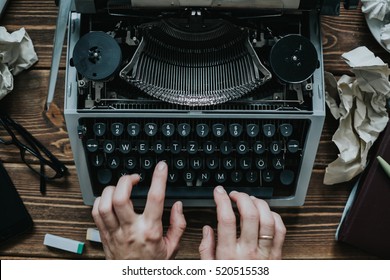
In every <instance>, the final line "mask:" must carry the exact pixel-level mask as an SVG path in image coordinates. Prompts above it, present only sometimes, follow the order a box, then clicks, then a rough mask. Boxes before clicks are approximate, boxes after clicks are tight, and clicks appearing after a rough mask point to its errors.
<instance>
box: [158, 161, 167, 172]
mask: <svg viewBox="0 0 390 280" xmlns="http://www.w3.org/2000/svg"><path fill="white" fill-rule="evenodd" d="M166 167H167V164H166V163H165V161H160V162H159V163H158V165H157V169H158V170H160V171H163V170H164V169H165V168H166Z"/></svg>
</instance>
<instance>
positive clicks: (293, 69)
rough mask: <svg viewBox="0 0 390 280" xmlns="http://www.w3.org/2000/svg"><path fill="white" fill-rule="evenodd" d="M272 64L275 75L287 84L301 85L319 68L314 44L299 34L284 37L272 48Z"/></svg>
mask: <svg viewBox="0 0 390 280" xmlns="http://www.w3.org/2000/svg"><path fill="white" fill-rule="evenodd" d="M270 64H271V67H272V70H273V72H274V73H275V75H276V76H277V77H278V78H279V79H280V80H281V81H283V82H286V83H301V82H303V81H305V80H307V79H308V78H310V77H311V76H312V75H313V73H314V71H315V70H316V68H318V66H319V63H318V55H317V51H316V49H315V47H314V45H313V44H312V42H311V41H310V40H309V39H307V38H305V37H303V36H302V35H298V34H291V35H287V36H285V37H283V38H282V39H280V40H279V41H277V42H276V44H275V45H274V46H273V47H272V49H271V53H270Z"/></svg>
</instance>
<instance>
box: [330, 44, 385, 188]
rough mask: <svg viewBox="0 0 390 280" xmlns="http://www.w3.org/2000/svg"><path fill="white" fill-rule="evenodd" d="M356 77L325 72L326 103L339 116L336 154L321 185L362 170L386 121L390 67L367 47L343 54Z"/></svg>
mask: <svg viewBox="0 0 390 280" xmlns="http://www.w3.org/2000/svg"><path fill="white" fill-rule="evenodd" d="M343 58H344V59H345V60H346V62H347V63H348V64H349V65H350V66H351V67H352V69H351V70H352V72H353V73H354V74H355V78H353V77H349V76H347V75H344V76H342V77H341V78H340V79H339V81H338V82H337V81H336V79H335V78H334V77H333V76H332V75H331V74H330V73H326V80H325V81H326V103H327V105H328V107H329V109H330V111H331V113H332V115H333V116H334V117H335V118H336V119H339V121H340V122H339V127H338V129H337V130H336V132H335V134H334V135H333V138H332V140H333V142H334V143H335V144H336V146H337V148H338V150H339V155H338V158H337V159H336V160H335V161H333V162H332V163H330V164H329V165H328V167H327V168H326V170H325V177H324V184H326V185H332V184H337V183H341V182H346V181H349V180H351V179H352V178H354V177H355V176H356V175H358V174H359V173H361V172H362V171H363V170H364V168H365V167H366V164H367V155H368V152H369V150H370V148H371V147H372V145H373V143H374V142H375V140H376V139H377V138H378V136H379V134H380V132H381V131H382V130H383V129H384V128H385V127H386V125H387V122H388V120H389V117H388V114H387V111H386V98H387V97H390V83H389V74H390V69H389V67H388V65H387V64H385V63H384V62H383V61H382V60H381V59H380V58H378V57H375V55H374V54H373V53H372V52H371V51H369V50H368V49H367V48H366V47H359V48H356V49H354V50H352V51H350V52H348V53H345V54H343Z"/></svg>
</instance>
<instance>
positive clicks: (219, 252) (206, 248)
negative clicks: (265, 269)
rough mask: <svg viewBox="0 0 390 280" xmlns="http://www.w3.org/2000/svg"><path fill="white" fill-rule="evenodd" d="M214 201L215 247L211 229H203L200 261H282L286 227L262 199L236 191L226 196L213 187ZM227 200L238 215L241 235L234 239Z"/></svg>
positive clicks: (232, 223) (222, 190)
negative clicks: (216, 235)
mask: <svg viewBox="0 0 390 280" xmlns="http://www.w3.org/2000/svg"><path fill="white" fill-rule="evenodd" d="M214 200H215V203H216V205H217V220H218V225H217V234H218V244H216V241H215V236H214V231H213V229H212V228H211V227H210V226H204V227H203V238H202V242H201V244H200V246H199V252H200V258H201V259H202V260H206V259H244V260H249V259H254V260H255V259H258V260H264V259H281V258H282V247H283V243H284V238H285V235H286V227H285V226H284V223H283V221H282V219H281V217H280V216H279V215H278V214H277V213H275V212H272V211H271V210H270V208H269V206H268V204H267V203H266V202H265V201H264V200H261V199H258V198H255V197H253V196H249V195H247V194H246V193H240V192H236V191H233V192H231V193H230V194H229V195H228V194H227V193H226V191H225V189H224V188H223V187H221V186H218V187H216V188H215V190H214ZM231 200H232V201H233V202H235V203H236V204H237V208H238V211H239V213H240V225H241V234H240V237H238V238H237V225H236V216H235V214H234V211H233V208H232V204H231Z"/></svg>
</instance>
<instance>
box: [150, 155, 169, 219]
mask: <svg viewBox="0 0 390 280" xmlns="http://www.w3.org/2000/svg"><path fill="white" fill-rule="evenodd" d="M167 177H168V166H167V164H166V163H165V162H164V161H160V162H159V163H158V164H157V165H156V168H155V169H154V172H153V178H152V183H151V185H150V189H149V193H148V198H147V200H146V205H145V210H144V215H145V217H146V219H148V220H154V221H161V218H162V214H163V211H164V199H165V189H166V184H167Z"/></svg>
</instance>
